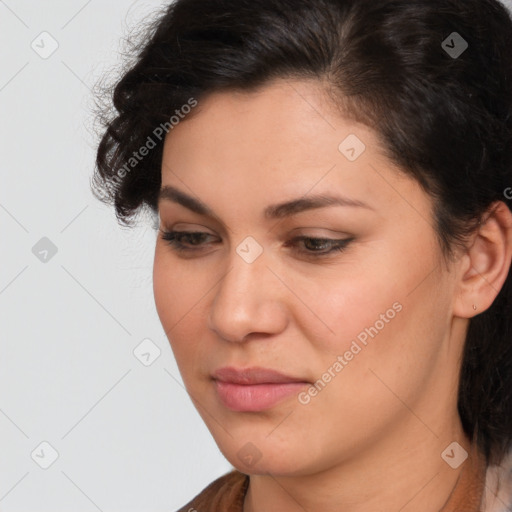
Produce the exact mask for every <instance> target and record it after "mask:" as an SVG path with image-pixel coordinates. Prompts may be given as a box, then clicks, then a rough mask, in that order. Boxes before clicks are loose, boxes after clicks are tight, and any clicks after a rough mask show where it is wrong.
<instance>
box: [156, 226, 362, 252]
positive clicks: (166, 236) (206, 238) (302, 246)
mask: <svg viewBox="0 0 512 512" xmlns="http://www.w3.org/2000/svg"><path fill="white" fill-rule="evenodd" d="M160 232H161V233H162V239H163V240H166V241H167V243H168V244H169V245H170V246H171V248H172V249H173V250H174V251H176V252H180V253H187V252H188V253H194V252H200V251H202V250H203V248H204V246H205V245H206V244H207V243H218V241H215V239H216V238H217V237H215V236H214V235H211V234H210V233H205V232H202V231H162V230H160ZM353 240H354V237H352V238H346V239H333V238H314V237H309V236H298V237H295V238H292V239H291V240H289V241H287V242H285V244H284V246H285V247H292V248H293V250H294V251H295V252H296V253H298V254H300V255H302V256H305V257H312V258H320V257H322V256H328V255H330V254H333V253H335V252H342V251H344V250H345V249H346V248H347V246H348V245H349V243H350V242H352V241H353Z"/></svg>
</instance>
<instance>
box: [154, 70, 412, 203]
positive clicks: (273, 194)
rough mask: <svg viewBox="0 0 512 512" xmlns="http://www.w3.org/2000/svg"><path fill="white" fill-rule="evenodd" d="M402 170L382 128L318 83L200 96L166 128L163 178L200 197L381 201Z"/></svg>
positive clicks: (390, 194)
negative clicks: (385, 145)
mask: <svg viewBox="0 0 512 512" xmlns="http://www.w3.org/2000/svg"><path fill="white" fill-rule="evenodd" d="M397 171H398V169H397V168H396V166H393V164H392V163H391V162H390V161H389V160H388V159H387V158H385V157H384V153H383V151H382V148H381V146H380V141H379V138H378V136H377V134H376V133H375V132H374V131H373V130H371V129H370V128H369V127H367V126H365V125H363V124H360V123H357V122H355V121H353V120H349V119H346V118H344V117H343V116H341V115H340V113H339V110H338V109H337V107H336V106H335V105H333V104H332V102H331V101H330V99H329V98H328V96H327V94H326V93H325V90H324V89H323V88H322V86H321V84H320V83H319V82H313V81H300V82H299V81H293V82H292V81H285V80H280V81H276V82H274V83H271V84H269V85H267V86H265V87H262V88H260V89H258V90H257V91H253V92H240V91H236V92H235V91H224V92H217V93H213V94H210V95H209V96H207V97H206V98H205V99H202V100H201V101H199V104H198V106H197V107H195V109H194V113H193V115H192V116H190V117H189V118H188V119H187V118H186V116H185V119H184V120H183V121H181V122H180V123H179V124H178V125H177V126H175V127H174V128H173V130H172V131H170V132H169V134H168V135H167V138H166V140H165V146H164V154H163V161H162V184H163V185H166V184H168V185H175V186H178V187H180V188H182V189H183V188H184V187H183V185H185V190H186V189H187V188H188V189H189V191H192V192H194V193H195V194H196V195H199V196H200V197H208V196H211V195H212V194H213V195H215V196H218V197H220V198H224V194H225V193H226V192H227V191H229V190H231V199H230V201H235V202H236V201H237V199H238V198H241V199H243V200H244V201H246V199H247V198H246V197H245V196H243V197H242V196H241V195H240V193H243V194H244V195H247V194H249V192H250V194H251V195H254V196H255V197H259V198H260V199H261V198H263V199H264V200H265V202H266V203H267V204H270V203H278V202H280V201H282V200H283V196H284V198H287V197H289V198H296V197H298V196H301V195H304V194H307V193H309V192H311V191H313V192H315V193H326V192H338V193H340V194H343V195H345V196H348V197H350V196H352V197H353V198H354V199H356V200H357V199H361V200H365V198H369V200H370V201H371V203H372V204H373V205H374V206H375V207H376V208H378V205H379V203H386V202H388V203H389V204H392V203H393V201H395V202H396V200H397V199H399V196H400V194H399V193H398V195H397V190H396V189H395V187H394V186H393V180H396V179H398V178H400V179H403V177H404V176H403V175H402V176H399V173H398V172H397ZM226 197H227V195H226ZM260 203H261V201H260Z"/></svg>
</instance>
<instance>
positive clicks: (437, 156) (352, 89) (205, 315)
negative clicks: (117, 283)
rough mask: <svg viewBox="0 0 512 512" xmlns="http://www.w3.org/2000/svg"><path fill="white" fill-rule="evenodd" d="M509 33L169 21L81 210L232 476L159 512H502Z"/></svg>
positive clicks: (326, 15)
mask: <svg viewBox="0 0 512 512" xmlns="http://www.w3.org/2000/svg"><path fill="white" fill-rule="evenodd" d="M511 48H512V21H511V18H510V16H509V14H508V12H507V10H506V9H505V8H504V7H503V6H502V5H501V4H500V3H498V2H497V1H494V0H428V1H427V0H416V1H410V0H382V1H377V2H376V1H375V0H315V1H311V0H293V1H292V0H215V1H212V0H209V1H206V0H177V1H176V2H175V3H173V4H172V5H170V6H169V7H168V9H166V11H165V12H164V13H163V14H162V16H161V17H160V18H159V19H157V20H156V21H155V22H154V25H153V26H152V27H151V30H149V31H148V32H147V33H146V35H145V40H144V41H143V44H142V46H141V47H139V49H138V54H137V56H136V59H135V61H134V62H132V63H131V65H130V68H129V69H128V70H126V72H125V74H124V75H123V77H122V79H121V80H120V81H119V83H118V84H117V85H116V87H115V91H114V95H113V100H114V106H115V110H114V112H113V115H112V116H110V117H108V122H107V123H106V127H105V128H106V129H105V132H104V134H103V137H102V139H101V143H100V145H99V148H98V154H97V172H96V174H95V178H94V188H95V191H96V195H97V196H98V198H100V199H102V200H103V201H106V202H110V203H112V204H114V205H115V208H116V213H117V216H118V218H119V220H120V221H121V222H123V223H124V224H128V225H129V222H128V221H129V218H130V217H131V216H132V215H133V214H135V212H136V211H137V210H138V209H139V207H141V206H146V207H149V209H150V211H151V212H153V213H154V214H156V215H158V217H159V226H158V228H159V229H158V238H157V241H156V248H155V259H154V274H153V278H154V294H155V303H156V307H157V310H158V314H159V318H160V320H161V322H162V325H163V327H164V329H165V332H166V334H167V336H168V338H169V341H170V344H171V347H172V350H173V352H174V355H175V357H176V361H177V363H178V366H179V369H180V372H181V375H182V377H183V381H184V383H185V385H186V388H187V391H188V393H189V395H190V397H191V399H192V400H193V402H194V404H195V406H196V407H197V409H198V411H199V413H200V414H201V417H202V418H203V420H204V422H205V424H206V425H207V427H208V429H209V430H210V432H211V433H212V435H213V437H214V439H215V441H216V443H217V444H218V446H219V448H220V450H221V451H222V453H223V454H224V455H225V457H226V458H227V459H228V460H229V462H230V463H231V464H232V465H233V466H234V467H235V468H236V469H235V470H234V471H232V472H231V473H229V474H228V475H224V476H223V477H221V478H219V479H218V480H216V481H215V482H213V483H212V484H211V485H210V486H208V488H206V489H205V490H203V492H201V493H200V494H199V495H198V496H196V498H195V499H193V500H192V501H190V502H189V503H188V504H187V505H185V506H184V507H183V508H182V509H181V510H182V511H186V510H187V511H192V510H198V511H200V512H203V511H224V510H234V511H235V510H236V511H242V510H243V511H244V512H262V511H265V512H269V511H302V510H308V511H316V510H322V511H339V510H343V511H344V512H360V511H365V512H368V511H377V510H385V511H392V510H396V511H401V512H409V511H414V512H434V511H435V512H437V511H442V512H450V511H455V510H457V511H461V510H464V511H480V510H485V511H487V512H491V511H492V512H502V511H505V510H512V508H511V506H512V496H511V490H510V485H511V482H510V458H509V456H510V449H511V438H512V414H511V412H512V393H511V391H512V346H511V345H512V344H511V342H512V328H511V321H512V295H511V293H512V289H511V278H510V265H511V259H512V213H511V211H510V205H511V198H512V188H510V187H512V56H511V52H510V49H511Z"/></svg>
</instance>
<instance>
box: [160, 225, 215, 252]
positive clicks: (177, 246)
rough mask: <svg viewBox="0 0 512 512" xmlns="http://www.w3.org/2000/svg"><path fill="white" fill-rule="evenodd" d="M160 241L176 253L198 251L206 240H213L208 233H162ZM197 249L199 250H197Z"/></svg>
mask: <svg viewBox="0 0 512 512" xmlns="http://www.w3.org/2000/svg"><path fill="white" fill-rule="evenodd" d="M160 232H161V233H162V239H163V240H166V241H167V243H168V244H169V245H170V246H171V247H172V249H173V250H175V251H177V252H186V251H188V252H195V251H200V250H201V249H200V247H201V246H202V245H204V242H205V240H207V239H208V238H215V237H214V236H213V235H210V234H209V233H204V232H202V231H162V230H160ZM198 247H199V249H198Z"/></svg>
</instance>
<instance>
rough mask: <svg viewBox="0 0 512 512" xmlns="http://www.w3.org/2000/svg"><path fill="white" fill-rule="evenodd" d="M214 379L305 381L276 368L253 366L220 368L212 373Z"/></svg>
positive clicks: (271, 381)
mask: <svg viewBox="0 0 512 512" xmlns="http://www.w3.org/2000/svg"><path fill="white" fill-rule="evenodd" d="M213 378H214V379H215V380H220V381H222V382H231V383H232V384H245V385H249V384H282V383H287V382H307V381H306V380H305V379H303V378H297V377H291V376H289V375H285V374H283V373H280V372H278V371H276V370H271V369H269V368H262V367H261V366H255V367H252V368H246V369H237V368H233V367H232V366H226V367H224V368H220V369H218V370H216V371H215V372H214V373H213Z"/></svg>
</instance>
